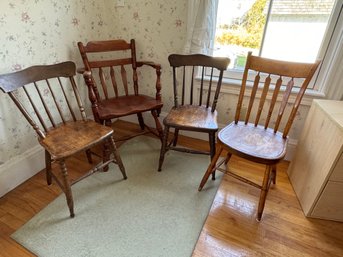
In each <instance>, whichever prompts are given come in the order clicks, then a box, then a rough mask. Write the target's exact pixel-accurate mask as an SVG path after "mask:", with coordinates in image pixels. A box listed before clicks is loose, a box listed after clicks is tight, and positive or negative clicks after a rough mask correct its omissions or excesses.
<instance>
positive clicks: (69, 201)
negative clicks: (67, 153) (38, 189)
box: [59, 160, 75, 218]
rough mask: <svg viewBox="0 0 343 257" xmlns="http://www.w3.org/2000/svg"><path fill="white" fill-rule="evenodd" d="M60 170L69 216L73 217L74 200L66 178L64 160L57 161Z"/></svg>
mask: <svg viewBox="0 0 343 257" xmlns="http://www.w3.org/2000/svg"><path fill="white" fill-rule="evenodd" d="M59 164H60V168H61V172H62V179H63V186H64V194H65V196H66V200H67V204H68V207H69V212H70V217H71V218H74V216H75V214H74V201H73V194H72V192H71V187H70V183H69V180H68V171H67V167H66V164H65V161H64V160H60V161H59Z"/></svg>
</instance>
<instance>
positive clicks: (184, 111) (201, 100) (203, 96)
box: [158, 54, 230, 179]
mask: <svg viewBox="0 0 343 257" xmlns="http://www.w3.org/2000/svg"><path fill="white" fill-rule="evenodd" d="M168 60H169V63H170V66H171V67H172V69H173V89H174V107H173V108H172V109H171V110H170V112H169V113H168V115H167V117H166V118H165V119H164V120H163V124H164V134H163V142H162V147H161V153H160V160H159V166H158V170H159V171H161V169H162V164H163V161H164V156H165V153H166V152H167V151H168V150H176V151H181V152H187V153H198V154H209V155H210V156H211V158H212V157H213V156H214V154H215V134H216V132H217V131H218V124H217V111H216V107H217V101H218V97H219V92H220V88H221V84H222V78H223V72H224V70H226V68H227V66H228V65H229V63H230V59H229V58H225V57H212V56H206V55H202V54H193V55H179V54H171V55H169V57H168ZM197 85H199V86H197ZM179 96H181V100H180V101H179ZM170 128H174V138H173V139H172V140H171V141H170V142H169V143H168V135H169V130H170ZM179 130H186V131H196V132H202V133H207V134H208V135H209V144H210V152H204V151H198V150H195V149H188V148H181V147H177V146H176V145H177V141H178V134H179ZM213 179H214V174H213Z"/></svg>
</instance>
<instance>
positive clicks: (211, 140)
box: [208, 133, 216, 180]
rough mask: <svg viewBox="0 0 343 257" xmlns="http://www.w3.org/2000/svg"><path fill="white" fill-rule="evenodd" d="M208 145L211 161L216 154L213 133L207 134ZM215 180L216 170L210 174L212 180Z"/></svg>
mask: <svg viewBox="0 0 343 257" xmlns="http://www.w3.org/2000/svg"><path fill="white" fill-rule="evenodd" d="M208 136H209V143H210V157H211V160H212V159H213V157H214V155H215V154H216V138H215V137H216V136H215V133H209V134H208ZM215 179H216V170H214V171H213V172H212V180H215Z"/></svg>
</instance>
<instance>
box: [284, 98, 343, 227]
mask: <svg viewBox="0 0 343 257" xmlns="http://www.w3.org/2000/svg"><path fill="white" fill-rule="evenodd" d="M342 152H343V101H331V100H313V103H312V106H311V108H310V111H309V114H308V116H307V119H306V122H305V125H304V128H303V131H302V133H301V136H300V138H299V141H298V144H297V149H296V152H295V155H294V158H293V160H292V162H291V164H290V166H289V169H288V176H289V178H290V180H291V183H292V185H293V188H294V191H295V193H296V195H297V197H298V199H299V202H300V204H301V207H302V209H303V211H304V213H305V215H306V216H308V217H313V218H321V219H330V220H336V221H343V154H342Z"/></svg>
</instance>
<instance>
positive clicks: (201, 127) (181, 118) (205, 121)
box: [163, 105, 218, 132]
mask: <svg viewBox="0 0 343 257" xmlns="http://www.w3.org/2000/svg"><path fill="white" fill-rule="evenodd" d="M163 124H164V125H168V126H170V127H178V128H179V129H183V130H192V131H199V132H203V131H205V132H207V131H208V130H213V131H218V124H217V111H214V112H211V108H210V107H208V108H206V106H204V105H202V106H196V105H183V106H179V107H177V108H172V109H171V110H170V112H169V114H168V116H167V117H166V118H165V119H164V120H163Z"/></svg>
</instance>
